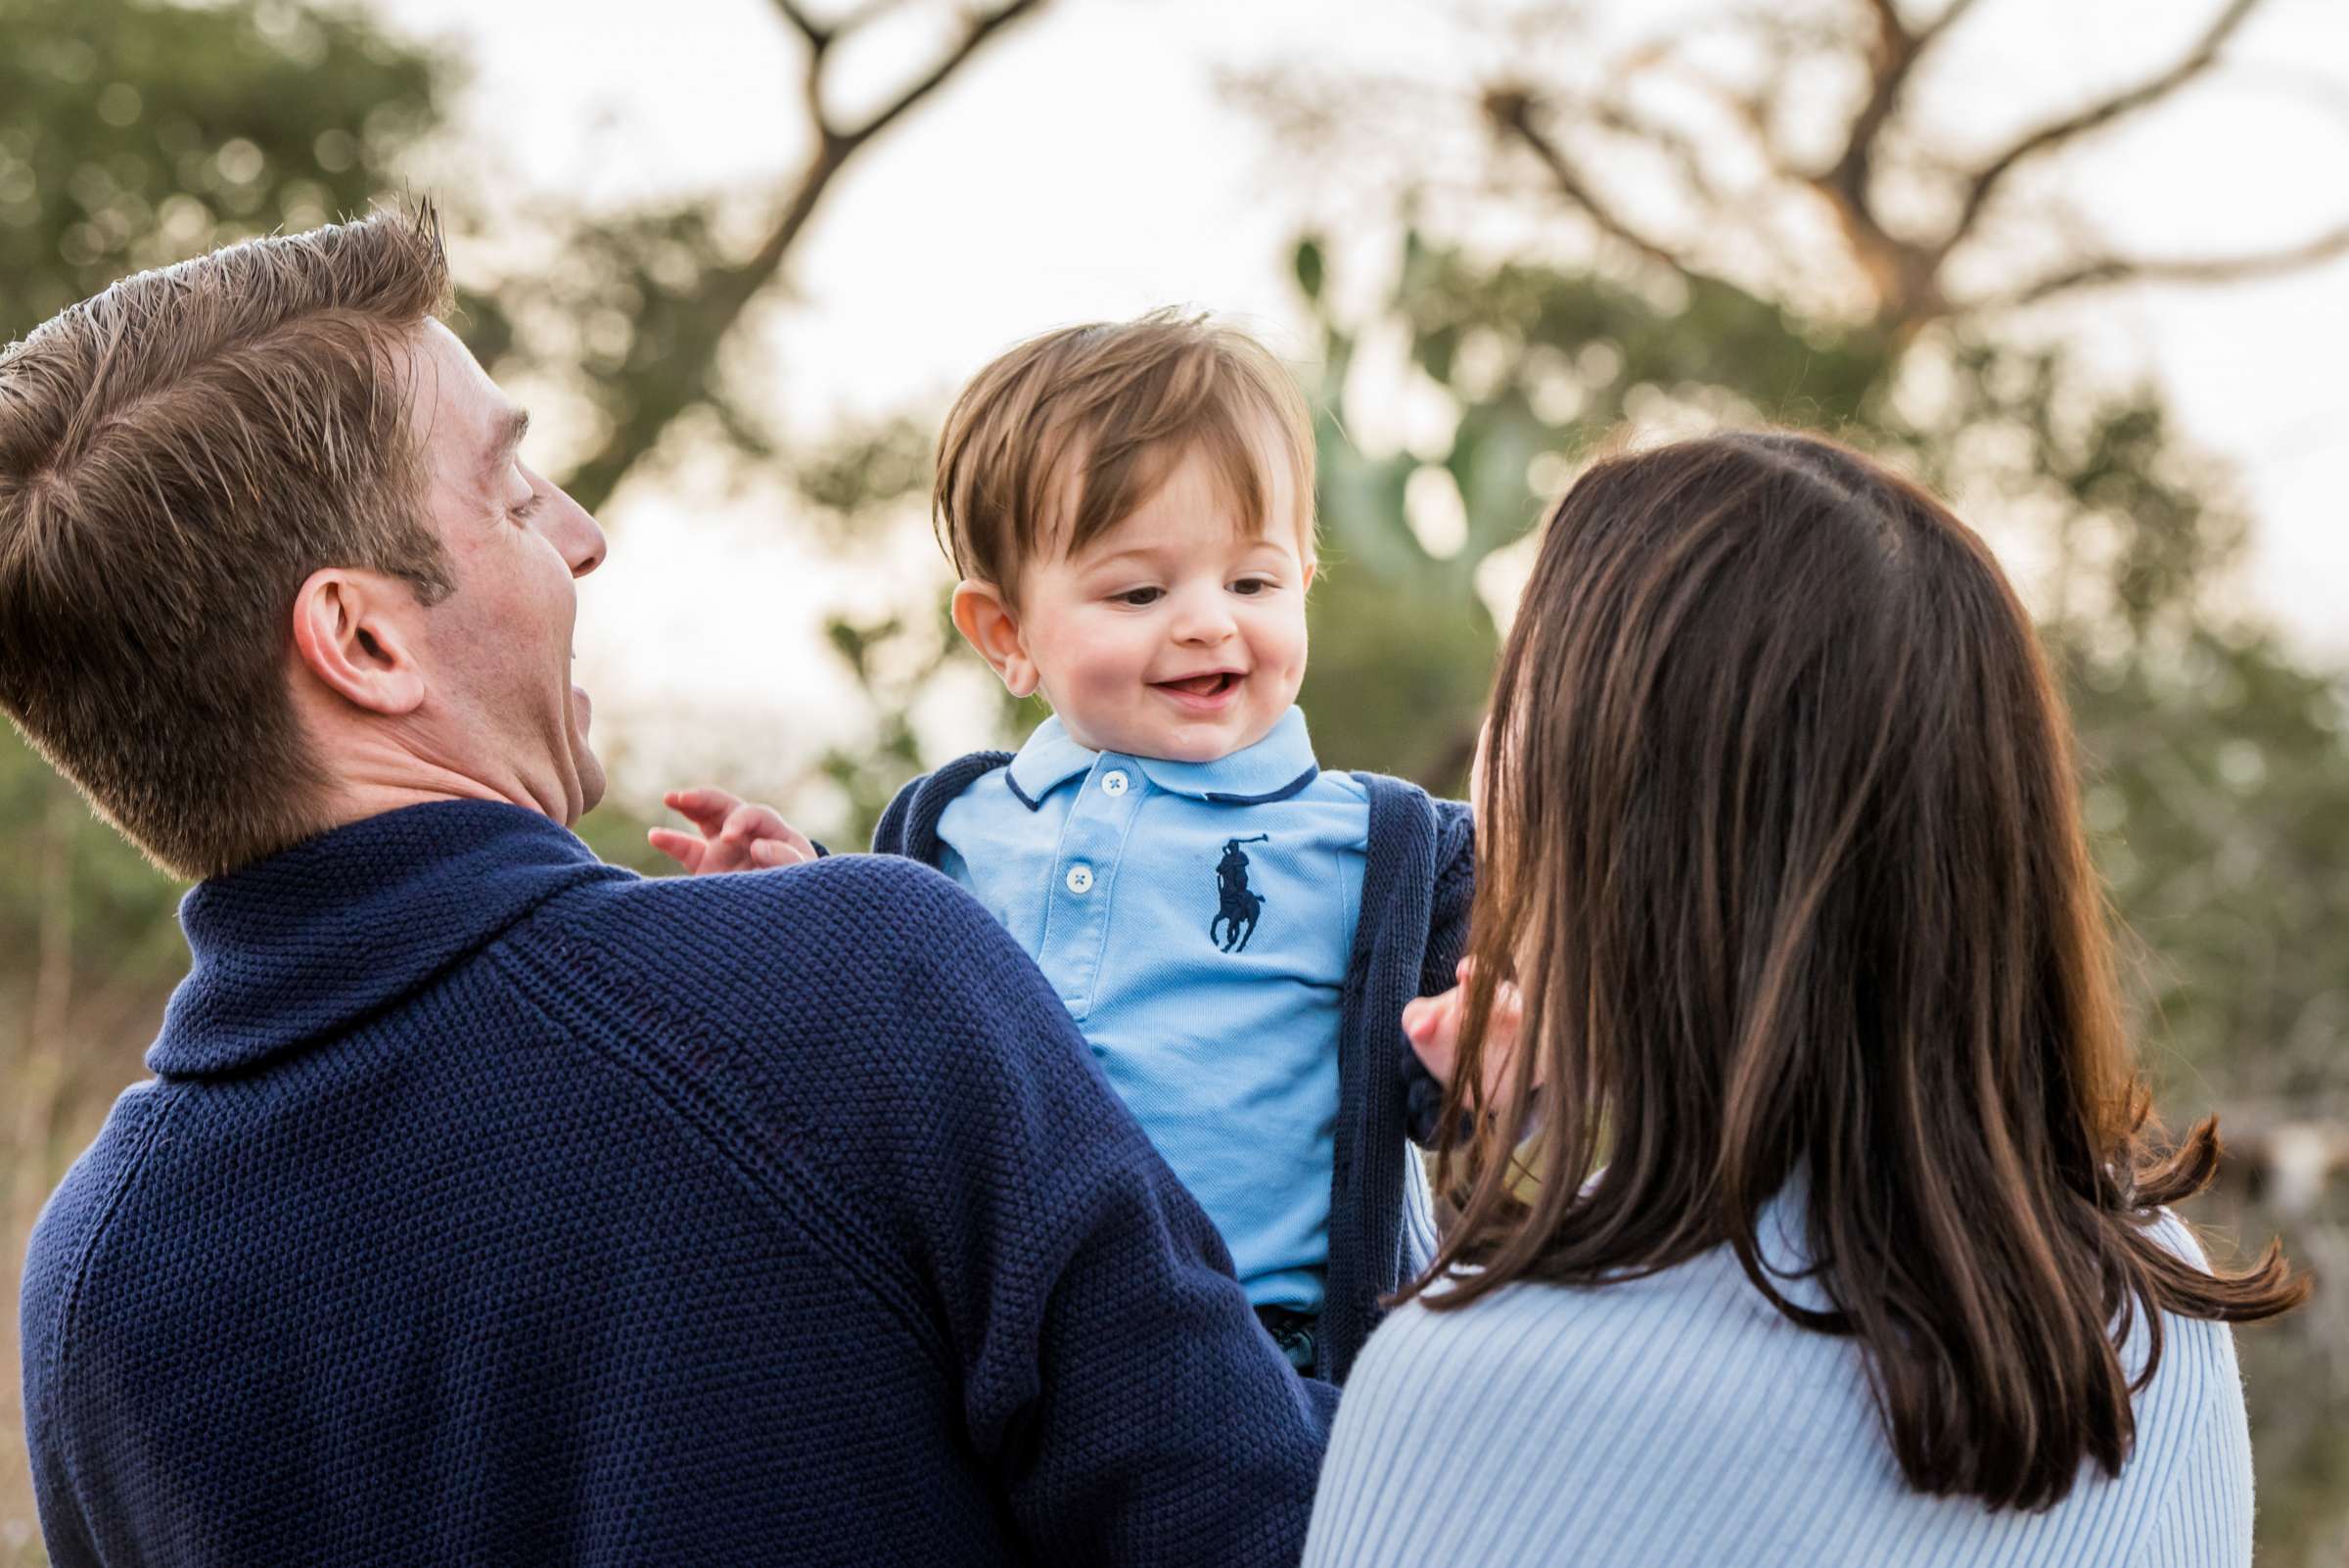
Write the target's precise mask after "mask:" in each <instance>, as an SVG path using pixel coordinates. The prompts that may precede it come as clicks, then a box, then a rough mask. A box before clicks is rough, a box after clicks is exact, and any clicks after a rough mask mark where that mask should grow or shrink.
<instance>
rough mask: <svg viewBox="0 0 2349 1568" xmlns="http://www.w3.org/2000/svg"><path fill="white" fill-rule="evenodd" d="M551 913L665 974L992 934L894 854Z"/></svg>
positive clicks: (595, 889) (654, 885)
mask: <svg viewBox="0 0 2349 1568" xmlns="http://www.w3.org/2000/svg"><path fill="white" fill-rule="evenodd" d="M544 914H545V916H546V918H547V919H548V920H550V921H551V922H552V923H553V924H554V925H556V926H557V927H558V928H559V929H560V930H562V931H563V932H565V933H566V934H568V935H570V936H572V937H574V938H576V939H579V940H585V941H590V942H592V943H594V944H595V945H596V948H597V950H598V951H599V952H600V953H602V954H604V955H605V956H606V957H608V958H609V959H611V960H613V961H614V962H615V963H618V964H622V965H628V966H640V967H643V968H647V969H657V970H673V969H680V968H681V969H688V970H690V969H692V968H695V967H697V966H701V965H705V964H712V963H720V964H722V963H725V962H727V961H729V960H739V959H750V960H755V961H757V962H759V963H761V964H775V963H781V962H787V961H790V960H791V957H792V954H793V953H794V952H795V951H799V952H806V951H807V950H808V949H811V948H820V949H825V950H826V955H827V956H833V957H856V956H859V955H861V956H864V957H867V958H882V957H886V956H888V955H890V954H893V953H898V952H907V951H923V950H929V949H932V948H934V947H935V946H936V945H937V944H938V942H939V939H940V937H941V935H942V933H944V934H947V935H961V934H965V933H967V932H969V931H971V930H974V929H978V928H981V927H986V928H990V929H991V927H992V922H991V921H990V920H988V918H987V914H986V911H985V910H983V909H981V908H980V907H979V906H978V905H977V904H976V903H974V902H973V901H972V900H971V899H970V896H969V895H968V894H966V893H964V892H963V891H962V890H961V889H960V888H958V887H956V886H955V885H954V884H953V883H952V882H951V881H950V880H948V879H947V878H945V877H944V876H941V875H940V874H939V873H938V872H936V871H934V870H932V869H931V868H930V867H928V866H926V865H921V864H917V863H915V862H914V861H911V860H906V859H903V858H900V857H898V856H896V855H887V854H835V855H827V856H825V857H823V858H822V859H819V860H815V861H813V862H810V863H808V864H805V865H797V866H789V867H785V868H781V869H777V870H769V871H738V872H730V873H727V874H725V875H721V876H704V877H685V876H668V877H654V878H643V879H638V880H633V881H627V882H606V883H594V884H590V885H588V886H585V887H582V888H579V889H576V890H575V891H573V892H572V893H571V894H569V895H567V896H565V897H563V898H561V899H555V900H553V901H551V902H550V904H549V906H548V907H547V909H546V910H545V911H544ZM834 949H837V950H836V951H835V950H834Z"/></svg>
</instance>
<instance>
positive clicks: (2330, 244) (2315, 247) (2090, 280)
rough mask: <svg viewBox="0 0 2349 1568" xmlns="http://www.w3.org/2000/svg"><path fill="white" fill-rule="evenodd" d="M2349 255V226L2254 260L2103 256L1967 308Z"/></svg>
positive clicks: (2261, 274) (2217, 277)
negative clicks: (2120, 285)
mask: <svg viewBox="0 0 2349 1568" xmlns="http://www.w3.org/2000/svg"><path fill="white" fill-rule="evenodd" d="M2342 255H2349V223H2344V224H2342V225H2341V226H2340V227H2338V228H2336V229H2332V230H2330V231H2329V232H2327V233H2325V234H2320V235H2318V236H2317V237H2316V238H2315V239H2312V240H2308V241H2306V242H2304V243H2302V244H2300V245H2295V246H2290V247H2287V248H2286V249H2283V250H2280V251H2265V252H2261V253H2258V254H2252V255H2236V256H2210V257H2201V258H2195V257H2177V258H2172V259H2166V260H2165V259H2159V258H2147V257H2142V256H2138V257H2130V256H2102V257H2099V258H2097V259H2096V260H2093V261H2083V262H2079V263H2077V264H2075V265H2073V266H2068V267H2065V268H2062V269H2061V270H2059V271H2056V272H2050V273H2049V274H2048V275H2047V276H2045V277H2042V278H2039V279H2036V280H2034V281H2033V282H2030V283H2026V284H2022V285H2019V286H2017V287H2016V288H2013V289H2010V290H2008V291H2006V292H2004V293H2003V294H1997V295H1993V296H1991V297H1989V298H1987V299H1984V300H1975V301H1972V302H1970V303H1968V304H1966V305H1965V306H1963V307H1962V308H1964V309H1965V310H1967V311H1975V310H2007V309H2019V308H2021V307H2022V306H2024V305H2034V304H2040V303H2043V302H2044V301H2046V300H2052V299H2054V298H2055V297H2057V296H2058V295H2065V294H2075V293H2078V292H2079V291H2081V290H2084V289H2108V288H2112V287H2114V286H2116V285H2119V284H2124V283H2239V282H2242V281H2244V280H2245V279H2249V278H2268V277H2274V276H2276V275H2277V274H2279V273H2283V272H2296V271H2298V270H2300V269H2301V268H2303V267H2309V266H2314V265H2316V264H2317V263H2319V262H2321V261H2330V260H2332V259H2334V258H2335V257H2337V256H2342Z"/></svg>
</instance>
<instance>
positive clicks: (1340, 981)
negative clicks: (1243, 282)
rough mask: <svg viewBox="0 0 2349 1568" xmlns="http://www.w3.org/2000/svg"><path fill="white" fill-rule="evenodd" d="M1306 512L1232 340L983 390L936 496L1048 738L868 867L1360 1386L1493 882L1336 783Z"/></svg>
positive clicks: (1437, 815)
mask: <svg viewBox="0 0 2349 1568" xmlns="http://www.w3.org/2000/svg"><path fill="white" fill-rule="evenodd" d="M933 507H934V514H935V519H936V523H937V527H938V530H939V533H940V536H941V540H942V542H943V543H944V546H945V548H946V550H947V552H948V553H949V554H950V555H951V556H952V558H953V560H954V564H955V567H956V569H957V570H958V571H959V572H960V573H961V575H962V578H963V580H962V581H961V583H960V584H959V585H958V586H957V587H956V589H955V591H954V623H955V625H956V627H957V628H958V629H959V630H960V631H961V633H962V635H963V636H964V637H965V638H967V639H968V640H969V641H970V643H971V645H972V647H973V648H975V649H976V650H977V651H978V652H979V653H980V654H981V656H983V657H984V658H985V659H986V660H987V661H988V663H989V664H990V666H992V667H993V669H994V670H995V672H996V673H997V674H998V675H999V676H1001V677H1002V679H1003V682H1004V684H1005V685H1006V686H1007V687H1008V688H1009V689H1010V690H1011V692H1012V693H1013V695H1015V696H1020V697H1026V696H1030V695H1034V694H1039V693H1040V694H1041V695H1042V696H1043V698H1044V699H1045V701H1046V702H1047V703H1048V704H1049V705H1050V706H1051V709H1052V716H1051V717H1050V718H1049V719H1047V720H1046V721H1045V722H1044V723H1043V724H1042V725H1040V726H1039V727H1038V728H1037V729H1036V732H1035V733H1034V734H1033V735H1032V736H1030V738H1029V740H1028V742H1027V744H1026V745H1024V746H1023V747H1022V748H1021V749H1020V750H1019V752H1018V753H1017V754H1016V755H1014V754H1005V753H999V752H997V753H981V754H977V755H974V756H971V757H966V758H963V759H961V760H960V761H955V762H952V763H949V764H947V765H946V766H944V767H942V768H940V769H939V770H938V771H937V772H935V773H932V774H929V775H926V776H924V777H922V778H918V779H915V780H914V781H913V782H912V783H910V784H908V785H907V786H906V787H905V788H904V789H903V790H902V791H901V792H900V793H899V794H898V797H897V799H896V800H895V801H894V802H893V803H892V804H891V805H890V807H889V809H888V811H887V813H886V814H885V815H884V816H883V818H882V820H881V825H880V828H879V830H878V831H877V832H876V834H875V836H874V843H873V848H874V849H875V850H876V851H880V852H883V853H896V854H906V855H911V856H913V857H915V858H917V859H920V860H924V861H927V862H928V863H930V864H932V865H934V866H936V867H938V868H939V869H940V870H942V871H944V873H945V874H946V875H948V876H950V877H952V878H953V879H954V880H956V881H957V882H959V883H961V884H962V885H963V886H964V887H965V888H967V889H969V890H970V891H971V892H972V893H973V894H974V895H976V896H977V897H978V899H980V901H981V902H982V903H984V904H985V905H986V906H987V907H988V909H989V910H990V911H991V912H992V913H993V914H994V916H995V918H996V919H998V920H1000V921H1001V922H1002V923H1003V924H1004V926H1005V927H1006V928H1008V929H1009V931H1010V932H1011V934H1012V936H1013V937H1015V938H1016V939H1017V940H1018V941H1019V942H1020V944H1021V945H1023V946H1025V947H1026V948H1027V950H1028V951H1029V953H1030V954H1032V955H1033V956H1034V957H1035V959H1036V963H1037V965H1038V967H1040V968H1041V969H1042V970H1043V972H1044V974H1045V975H1046V976H1047V977H1049V979H1050V980H1051V981H1052V983H1053V985H1054V986H1055V987H1056V988H1057V989H1058V991H1059V992H1060V996H1061V999H1062V1001H1063V1002H1065V1003H1066V1004H1067V1006H1068V1008H1069V1011H1070V1013H1071V1015H1072V1016H1073V1017H1074V1018H1075V1020H1076V1022H1077V1024H1078V1026H1079V1028H1080V1029H1081V1030H1082V1032H1083V1034H1084V1037H1085V1038H1086V1039H1087V1040H1088V1041H1089V1042H1090V1043H1091V1046H1092V1050H1093V1054H1094V1056H1095V1059H1096V1060H1097V1061H1098V1062H1099V1064H1100V1066H1101V1068H1102V1070H1103V1072H1104V1073H1105V1074H1106V1075H1107V1077H1108V1079H1109V1082H1110V1083H1111V1084H1112V1085H1113V1086H1114V1087H1115V1088H1116V1089H1117V1090H1118V1091H1119V1093H1120V1094H1121V1095H1122V1096H1123V1097H1124V1099H1125V1101H1126V1103H1127V1105H1128V1107H1129V1108H1130V1109H1131V1110H1132V1112H1133V1114H1134V1116H1135V1117H1136V1119H1137V1120H1139V1121H1140V1123H1141V1125H1142V1127H1143V1128H1144V1130H1147V1131H1148V1133H1149V1134H1150V1137H1151V1140H1152V1142H1153V1143H1154V1144H1155V1145H1156V1146H1157V1148H1158V1150H1159V1152H1160V1153H1161V1154H1162V1155H1163V1156H1164V1157H1165V1158H1166V1160H1167V1163H1168V1164H1169V1165H1170V1166H1171V1167H1172V1168H1173V1169H1174V1172H1175V1174H1176V1175H1177V1176H1180V1177H1181V1178H1182V1180H1183V1182H1184V1183H1185V1184H1186V1185H1187V1186H1188V1187H1189V1188H1190V1190H1191V1191H1192V1193H1193V1194H1194V1195H1195V1196H1197V1198H1198V1199H1199V1201H1200V1203H1201V1205H1202V1206H1203V1207H1204V1208H1205V1209H1206V1210H1207V1212H1208V1214H1209V1216H1210V1217H1211V1218H1212V1219H1213V1220H1214V1221H1215V1222H1216V1224H1217V1226H1218V1228H1219V1229H1220V1230H1221V1233H1222V1235H1223V1238H1224V1241H1225V1243H1226V1244H1227V1245H1228V1247H1229V1248H1230V1251H1231V1255H1232V1261H1233V1266H1234V1270H1235V1272H1236V1273H1237V1274H1238V1276H1239V1279H1240V1281H1241V1284H1242V1286H1243V1287H1244V1288H1245V1289H1246V1291H1247V1293H1248V1297H1249V1300H1250V1301H1251V1303H1253V1304H1254V1305H1255V1307H1256V1308H1257V1312H1258V1315H1259V1316H1260V1317H1261V1318H1262V1319H1263V1320H1264V1322H1265V1325H1266V1327H1267V1330H1268V1331H1269V1332H1270V1333H1271V1335H1272V1337H1273V1339H1274V1340H1275V1342H1276V1343H1278V1344H1279V1345H1280V1347H1281V1349H1282V1350H1283V1352H1284V1353H1285V1354H1287V1355H1288V1357H1289V1358H1290V1360H1292V1361H1293V1362H1295V1363H1296V1364H1297V1365H1298V1366H1299V1367H1300V1368H1301V1369H1303V1370H1307V1371H1310V1372H1313V1373H1315V1374H1317V1375H1319V1376H1322V1377H1325V1378H1329V1379H1331V1380H1332V1381H1339V1380H1342V1379H1343V1378H1344V1376H1345V1374H1346V1371H1347V1369H1348V1367H1349V1365H1350V1364H1351V1363H1352V1361H1353V1359H1354V1356H1355V1354H1356V1352H1357V1351H1359V1348H1360V1346H1361V1342H1362V1340H1363V1338H1364V1337H1365V1336H1366V1335H1367V1334H1368V1332H1369V1330H1370V1328H1371V1327H1372V1326H1373V1325H1374V1323H1375V1322H1376V1320H1377V1316H1378V1300H1379V1298H1380V1297H1381V1296H1383V1295H1385V1294H1386V1293H1388V1292H1389V1291H1392V1290H1393V1289H1394V1288H1395V1287H1396V1286H1397V1284H1398V1283H1400V1281H1401V1280H1402V1279H1403V1278H1404V1277H1405V1276H1406V1275H1407V1274H1408V1273H1410V1272H1413V1271H1415V1270H1416V1269H1417V1268H1418V1267H1419V1266H1420V1265H1421V1264H1423V1263H1424V1262H1425V1261H1426V1259H1427V1257H1428V1256H1429V1253H1430V1248H1431V1245H1432V1224H1431V1222H1430V1218H1429V1215H1428V1208H1427V1197H1426V1188H1425V1183H1424V1178H1423V1177H1422V1176H1421V1175H1420V1170H1419V1164H1418V1161H1417V1160H1415V1159H1413V1158H1412V1157H1411V1156H1410V1152H1409V1150H1408V1148H1407V1147H1406V1144H1405V1133H1406V1130H1408V1131H1410V1132H1412V1133H1414V1134H1416V1135H1418V1136H1421V1137H1425V1136H1426V1135H1427V1133H1428V1132H1429V1131H1431V1130H1432V1124H1433V1121H1434V1113H1435V1110H1436V1107H1437V1105H1438V1104H1439V1103H1440V1100H1441V1089H1440V1088H1439V1086H1438V1085H1437V1084H1435V1082H1434V1081H1433V1080H1432V1079H1430V1078H1428V1077H1427V1075H1426V1072H1425V1070H1424V1069H1423V1068H1421V1067H1420V1065H1419V1063H1418V1061H1417V1060H1416V1059H1415V1058H1414V1057H1413V1055H1412V1053H1411V1050H1410V1048H1409V1045H1408V1043H1407V1042H1406V1041H1405V1037H1404V1033H1403V1029H1402V1025H1401V1019H1402V1015H1403V1010H1404V1007H1405V1003H1407V1002H1408V1001H1410V1000H1411V998H1413V997H1414V996H1419V995H1426V994H1432V993H1435V992H1442V991H1444V990H1446V989H1447V988H1448V987H1450V986H1451V983H1452V979H1453V969H1454V966H1455V964H1456V963H1457V961H1458V959H1459V958H1460V955H1461V952H1462V950H1463V949H1464V946H1465V943H1466V935H1467V917H1468V908H1469V902H1470V896H1471V891H1472V875H1473V853H1472V846H1471V842H1470V827H1469V821H1468V815H1467V809H1466V807H1463V806H1461V805H1458V804H1457V803H1451V802H1437V801H1432V800H1430V799H1429V798H1428V796H1427V795H1426V794H1424V793H1423V792H1422V791H1420V790H1418V789H1417V788H1415V787H1414V786H1412V785H1409V784H1405V783H1403V782H1401V781H1399V780H1395V779H1388V778H1382V777H1379V776H1376V775H1373V774H1367V773H1343V772H1329V771H1324V770H1323V769H1322V768H1321V766H1320V764H1319V762H1318V761H1316V760H1315V758H1314V756H1313V746H1312V742H1311V740H1310V739H1309V738H1308V734H1307V730H1306V722H1305V715H1303V714H1302V713H1301V712H1299V711H1298V709H1297V708H1296V707H1295V699H1296V695H1297V689H1298V684H1299V682H1300V681H1301V680H1302V679H1303V677H1304V674H1305V664H1306V618H1305V595H1306V589H1307V587H1308V586H1309V585H1310V584H1311V582H1312V581H1313V571H1314V548H1313V429H1312V421H1311V418H1310V415H1309V414H1308V412H1307V410H1306V406H1305V402H1304V399H1303V397H1302V396H1301V395H1300V394H1299V392H1298V391H1297V389H1296V387H1295V385H1294V383H1293V382H1292V381H1291V380H1290V378H1289V377H1288V375H1287V374H1286V372H1285V371H1284V370H1283V369H1282V368H1281V366H1280V365H1279V363H1278V362H1277V361H1276V360H1275V359H1274V358H1273V357H1272V356H1271V355H1270V354H1269V353H1268V352H1267V351H1266V350H1265V349H1264V348H1263V347H1262V346H1259V345H1258V344H1256V343H1255V342H1253V341H1252V340H1250V339H1248V338H1247V337H1245V336H1244V335H1242V334H1240V333H1238V332H1236V331H1233V330H1231V329H1229V328H1226V327H1221V326H1219V325H1216V324H1213V323H1211V322H1207V321H1202V320H1194V319H1184V318H1182V317H1179V316H1176V315H1173V314H1170V313H1166V312H1161V313H1158V314H1154V315H1150V316H1145V317H1143V318H1141V319H1140V320H1137V321H1132V322H1127V323H1123V324H1110V325H1094V326H1085V327H1076V328H1070V329H1067V330H1065V331H1060V332H1054V333H1050V334H1047V335H1046V336H1044V337H1041V338H1037V339H1035V340H1033V341H1031V342H1028V343H1025V344H1022V345H1021V346H1018V347H1016V348H1014V349H1012V350H1011V351H1010V352H1008V353H1006V354H1004V355H1003V356H1002V357H1001V358H999V359H997V360H996V361H995V362H994V363H992V364H990V365H989V366H988V367H987V368H986V369H985V370H983V371H982V372H980V374H979V376H978V377H977V378H976V379H975V380H974V381H973V382H972V383H971V385H970V386H969V387H968V388H967V389H966V390H965V391H964V392H963V393H962V395H961V397H960V398H959V399H958V400H957V402H956V403H955V405H954V408H953V411H952V412H951V414H949V415H948V417H947V421H946V427H945V431H944V436H943V438H942V439H941V442H940V451H939V463H938V476H937V483H936V486H935V489H934V491H933ZM671 804H672V805H676V806H678V807H680V808H682V809H685V810H686V812H687V814H688V815H689V816H691V817H693V818H694V820H695V821H696V823H697V825H698V826H700V827H701V828H702V829H703V832H704V833H705V835H706V838H705V839H703V840H691V839H688V838H687V837H686V836H685V835H682V834H674V833H668V832H666V831H664V832H662V833H658V834H656V835H655V842H656V843H657V844H660V845H661V846H662V847H663V848H664V849H667V850H668V851H669V852H670V853H675V854H676V855H677V856H678V858H680V859H681V860H684V861H685V862H686V863H687V864H688V865H689V866H691V867H694V868H697V869H703V870H711V869H731V868H734V867H738V866H745V865H763V864H781V863H786V862H788V861H789V860H792V859H797V858H800V857H801V856H802V854H803V853H805V845H806V841H805V840H802V839H799V838H798V837H797V836H796V835H791V834H789V832H788V829H785V828H783V827H782V825H781V822H780V819H779V818H775V817H773V815H772V813H771V812H764V811H763V808H760V807H740V808H739V809H735V803H734V802H732V800H731V798H730V797H724V796H722V795H720V794H718V793H717V792H714V791H710V792H690V793H689V794H687V795H683V796H676V797H671ZM729 817H731V820H729Z"/></svg>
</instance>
